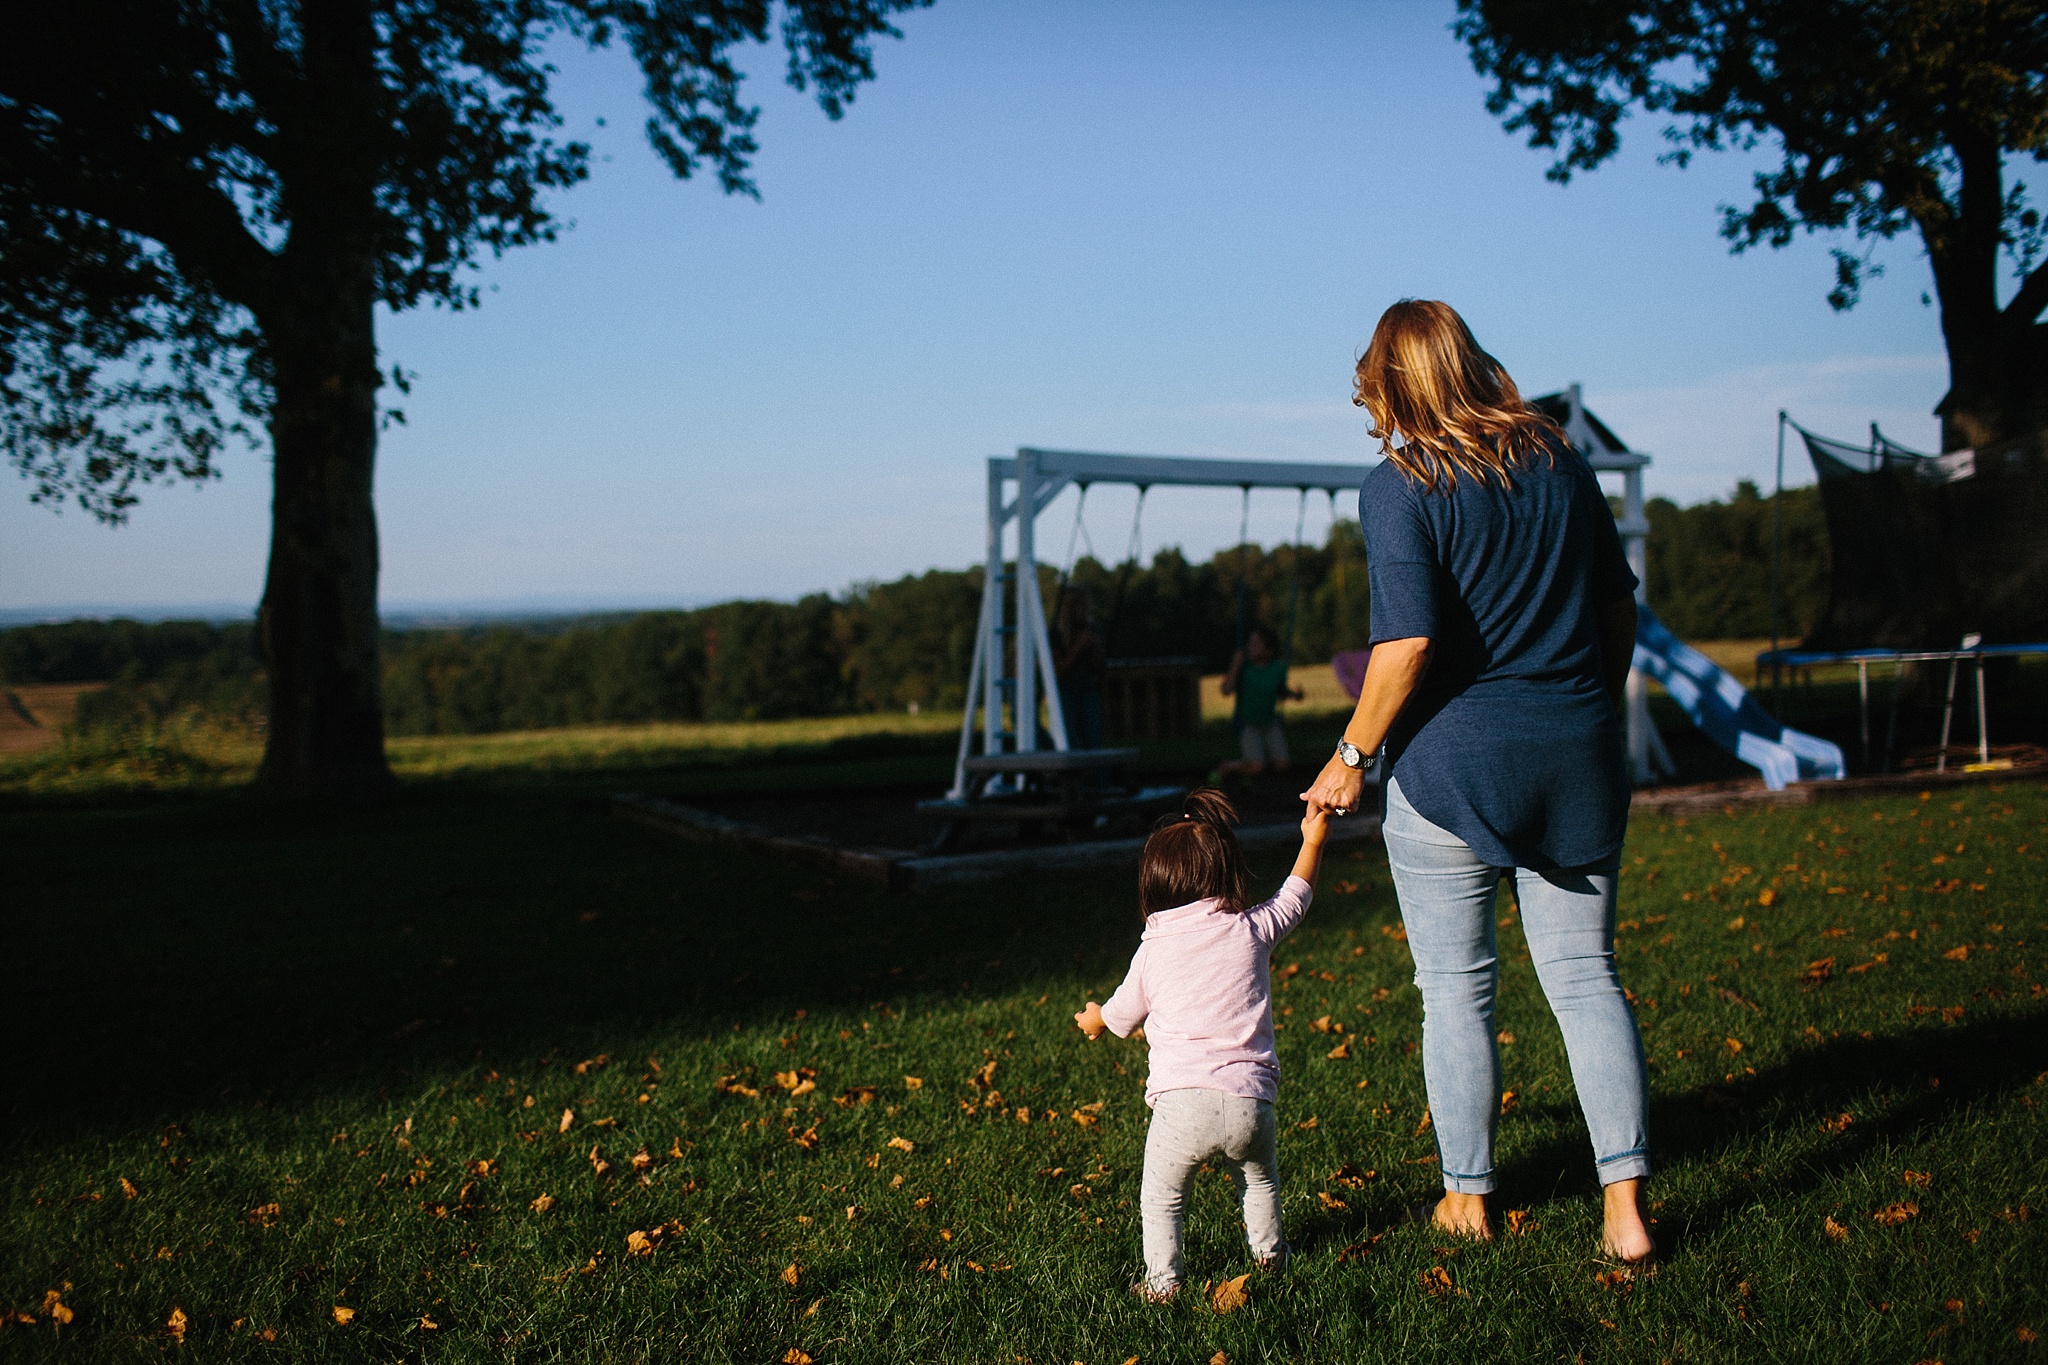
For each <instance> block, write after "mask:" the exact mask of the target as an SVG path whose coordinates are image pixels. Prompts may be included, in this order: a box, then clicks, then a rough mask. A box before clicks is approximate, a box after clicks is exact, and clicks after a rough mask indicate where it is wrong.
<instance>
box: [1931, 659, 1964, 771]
mask: <svg viewBox="0 0 2048 1365" xmlns="http://www.w3.org/2000/svg"><path fill="white" fill-rule="evenodd" d="M1961 663H1962V660H1961V659H1958V658H1956V657H1955V656H1953V655H1951V656H1950V657H1949V661H1948V697H1947V699H1946V700H1944V701H1943V702H1942V704H1941V756H1940V757H1939V758H1937V759H1935V760H1934V771H1936V772H1938V773H1945V772H1947V771H1948V727H1949V722H1950V721H1951V720H1953V719H1955V714H1956V669H1957V667H1959V666H1960V665H1961Z"/></svg>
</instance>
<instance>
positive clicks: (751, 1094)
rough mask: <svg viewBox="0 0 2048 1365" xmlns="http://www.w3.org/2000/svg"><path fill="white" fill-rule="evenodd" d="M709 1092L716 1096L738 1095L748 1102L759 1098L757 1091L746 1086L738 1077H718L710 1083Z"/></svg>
mask: <svg viewBox="0 0 2048 1365" xmlns="http://www.w3.org/2000/svg"><path fill="white" fill-rule="evenodd" d="M711 1090H712V1093H713V1094H717V1095H738V1096H739V1097H740V1098H742V1099H749V1100H758V1099H760V1098H761V1092H760V1091H759V1090H756V1089H755V1088H754V1087H753V1086H751V1085H748V1084H746V1083H745V1082H743V1081H742V1080H740V1078H739V1077H738V1076H720V1077H719V1078H718V1079H717V1080H715V1081H713V1082H712V1083H711Z"/></svg>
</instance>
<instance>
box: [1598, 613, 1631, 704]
mask: <svg viewBox="0 0 2048 1365" xmlns="http://www.w3.org/2000/svg"><path fill="white" fill-rule="evenodd" d="M1597 627H1598V629H1599V632H1600V682H1601V685H1602V686H1604V687H1605V688H1606V689H1607V698H1608V700H1609V701H1612V702H1613V703H1614V709H1615V710H1617V711H1619V710H1620V709H1621V702H1622V693H1623V692H1624V691H1625V690H1626V689H1627V687H1628V670H1629V668H1630V667H1631V666H1632V664H1633V663H1634V661H1635V657H1636V599H1635V597H1634V596H1633V595H1632V594H1631V595H1628V596H1624V597H1617V598H1615V599H1614V600H1613V601H1612V602H1609V603H1608V604H1607V605H1606V606H1604V607H1602V608H1600V612H1599V619H1598V622H1597Z"/></svg>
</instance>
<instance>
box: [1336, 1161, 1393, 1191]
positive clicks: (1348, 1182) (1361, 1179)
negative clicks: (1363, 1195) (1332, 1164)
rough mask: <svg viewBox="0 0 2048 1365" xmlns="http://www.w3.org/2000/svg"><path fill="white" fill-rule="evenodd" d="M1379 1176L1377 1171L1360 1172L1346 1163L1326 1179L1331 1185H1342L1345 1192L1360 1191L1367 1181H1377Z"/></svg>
mask: <svg viewBox="0 0 2048 1365" xmlns="http://www.w3.org/2000/svg"><path fill="white" fill-rule="evenodd" d="M1379 1175H1380V1173H1379V1172H1378V1171H1361V1170H1359V1169H1358V1167H1356V1166H1354V1165H1352V1164H1351V1163H1350V1162H1348V1161H1347V1162H1345V1163H1344V1164H1343V1165H1342V1166H1339V1167H1338V1168H1337V1169H1336V1170H1334V1171H1332V1172H1330V1174H1329V1176H1328V1177H1327V1178H1328V1180H1329V1181H1330V1182H1331V1183H1332V1184H1335V1185H1342V1186H1343V1187H1344V1188H1345V1189H1347V1190H1362V1189H1364V1188H1365V1183H1366V1182H1367V1181H1368V1180H1377V1179H1379Z"/></svg>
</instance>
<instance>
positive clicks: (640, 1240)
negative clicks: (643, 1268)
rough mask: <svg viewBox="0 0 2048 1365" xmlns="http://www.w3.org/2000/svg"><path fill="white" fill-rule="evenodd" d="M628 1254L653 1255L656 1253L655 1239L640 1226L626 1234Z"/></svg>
mask: <svg viewBox="0 0 2048 1365" xmlns="http://www.w3.org/2000/svg"><path fill="white" fill-rule="evenodd" d="M626 1254H627V1255H628V1256H652V1255H653V1254H654V1239H653V1238H652V1237H649V1236H648V1235H647V1234H646V1233H644V1232H642V1231H640V1230H639V1229H638V1228H635V1229H634V1230H633V1231H631V1232H629V1233H627V1234H626Z"/></svg>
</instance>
